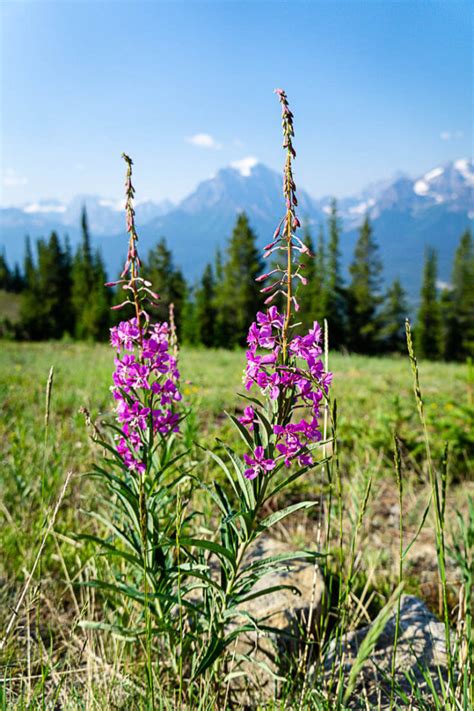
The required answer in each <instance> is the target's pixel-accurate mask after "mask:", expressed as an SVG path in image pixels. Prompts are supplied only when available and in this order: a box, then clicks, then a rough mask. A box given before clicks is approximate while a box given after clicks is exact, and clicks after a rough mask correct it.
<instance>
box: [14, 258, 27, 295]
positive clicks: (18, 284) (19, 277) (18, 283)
mask: <svg viewBox="0 0 474 711" xmlns="http://www.w3.org/2000/svg"><path fill="white" fill-rule="evenodd" d="M24 288H25V280H24V278H23V274H22V273H21V269H20V266H19V264H18V263H17V262H15V267H14V269H13V273H12V275H11V291H13V293H15V294H20V293H21V292H22V291H23V289H24Z"/></svg>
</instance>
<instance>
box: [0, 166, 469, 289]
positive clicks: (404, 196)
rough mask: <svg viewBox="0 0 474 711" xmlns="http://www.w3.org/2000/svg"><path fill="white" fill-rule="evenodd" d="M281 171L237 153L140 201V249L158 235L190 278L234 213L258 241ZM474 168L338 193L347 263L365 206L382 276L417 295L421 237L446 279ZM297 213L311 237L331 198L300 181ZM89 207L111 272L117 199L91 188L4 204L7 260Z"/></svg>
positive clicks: (119, 242)
mask: <svg viewBox="0 0 474 711" xmlns="http://www.w3.org/2000/svg"><path fill="white" fill-rule="evenodd" d="M281 184H282V180H281V176H280V174H278V173H276V172H274V171H272V170H270V169H269V168H267V167H266V166H265V165H263V164H261V163H256V162H255V163H253V162H251V161H247V162H242V164H240V165H239V166H238V167H228V168H223V169H222V170H220V171H219V172H218V173H217V175H216V176H215V177H213V178H211V179H209V180H205V181H203V182H202V183H200V184H199V185H198V186H197V188H196V190H195V191H194V192H193V193H191V195H189V196H187V197H186V198H184V199H183V200H182V201H181V202H180V203H178V204H177V205H174V204H173V203H171V202H169V201H163V202H159V203H156V202H152V201H148V202H143V203H138V204H137V206H136V215H137V225H138V228H139V235H140V248H141V252H142V254H146V253H147V251H148V250H149V249H150V248H151V247H153V246H154V244H155V243H156V241H157V240H158V239H159V238H160V237H162V236H164V237H166V239H167V241H168V244H169V246H170V247H171V249H172V251H173V254H174V257H175V260H176V263H177V264H178V265H179V266H180V267H181V268H182V269H183V271H184V273H185V275H186V276H187V277H188V278H189V279H191V280H193V279H195V278H196V277H198V276H199V275H200V273H201V272H202V269H203V267H204V265H205V263H206V262H207V261H212V260H213V258H214V254H215V251H216V249H217V248H218V247H221V248H223V247H224V246H225V242H226V240H227V238H228V237H229V235H230V234H231V232H232V228H233V226H234V223H235V219H236V215H237V214H238V213H239V212H241V211H243V210H244V211H245V212H246V213H247V215H248V217H249V220H250V223H251V225H252V227H253V229H254V230H255V232H256V233H257V236H258V241H259V244H261V245H263V244H265V243H266V242H268V240H269V236H271V234H272V233H273V230H274V228H275V224H276V223H277V221H278V220H279V219H280V217H281V215H282V212H283V210H284V203H283V199H282V195H281ZM473 187H474V168H473V162H472V160H470V159H464V158H463V159H459V160H456V161H453V162H450V163H447V164H446V165H443V166H439V167H436V168H434V169H432V170H430V171H428V172H427V173H425V174H424V175H423V176H420V177H418V178H416V179H414V180H413V179H412V178H409V177H407V176H404V175H397V176H396V177H394V178H393V179H391V180H385V181H381V182H378V183H375V184H373V185H370V186H368V187H367V188H366V189H365V190H363V191H362V192H361V193H359V194H357V195H354V196H351V197H347V198H342V199H340V200H339V201H338V206H339V210H340V215H341V218H342V225H343V236H342V240H341V250H342V255H343V263H344V266H345V267H347V265H348V263H349V262H350V259H351V256H352V252H353V247H354V244H355V241H356V239H357V229H358V227H359V226H360V224H361V222H362V220H363V218H364V216H365V214H367V213H368V214H369V215H370V217H371V220H372V223H373V227H374V234H375V238H376V240H377V242H378V244H379V245H380V252H381V257H382V260H383V263H384V275H385V278H386V280H387V281H390V280H392V279H393V278H394V277H395V276H399V277H400V278H401V279H402V282H403V283H404V285H405V287H406V288H407V290H408V292H409V294H410V295H411V296H412V297H414V296H415V295H416V293H417V290H418V288H419V284H420V277H421V269H422V263H423V254H424V249H425V246H426V245H432V246H433V247H435V248H436V249H437V250H438V252H439V278H440V280H441V281H445V282H447V281H449V274H450V269H451V261H452V256H453V253H454V250H455V248H456V245H457V243H458V241H459V237H460V235H461V232H462V231H463V230H464V229H465V228H466V227H467V226H468V225H470V224H472V219H473V218H474V204H473ZM298 199H299V215H300V217H301V218H303V220H306V221H307V222H308V224H309V225H310V227H311V229H312V231H313V235H314V237H316V232H317V230H318V229H319V225H320V224H321V223H322V222H326V220H327V214H328V212H329V205H330V197H325V198H321V199H315V198H313V197H311V196H310V195H309V194H308V193H307V192H305V191H304V190H302V189H300V188H299V189H298ZM83 205H85V206H86V208H87V213H88V218H89V224H90V229H91V233H92V236H93V240H94V244H95V245H96V246H97V247H98V248H100V250H101V252H102V254H103V256H104V258H105V260H106V264H107V267H108V269H109V272H110V273H111V274H113V273H114V272H116V271H117V270H118V268H119V266H120V264H121V261H122V257H123V254H124V252H125V245H126V240H125V232H124V215H123V203H121V202H117V201H113V200H108V199H105V198H101V197H98V196H95V195H80V196H77V197H76V198H74V199H73V200H72V201H71V202H70V203H68V204H62V203H60V202H58V201H56V200H44V201H41V202H38V203H33V204H29V205H25V206H23V207H9V208H0V248H3V249H4V250H5V253H6V256H7V259H8V261H9V263H10V264H13V263H14V262H15V261H21V260H22V258H23V253H24V238H25V236H26V235H27V234H28V235H30V237H31V238H32V239H35V238H37V237H40V236H45V235H48V234H49V233H50V232H51V230H53V229H54V230H57V231H58V232H59V233H60V234H61V235H64V234H66V233H67V234H68V235H69V238H70V241H71V244H72V245H73V246H74V245H75V244H76V243H77V241H78V239H79V238H80V228H79V224H80V213H81V209H82V206H83Z"/></svg>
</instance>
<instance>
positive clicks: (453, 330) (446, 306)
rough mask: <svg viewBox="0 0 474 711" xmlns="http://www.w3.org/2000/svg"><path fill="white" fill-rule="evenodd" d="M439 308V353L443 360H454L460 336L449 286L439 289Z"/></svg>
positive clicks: (451, 290)
mask: <svg viewBox="0 0 474 711" xmlns="http://www.w3.org/2000/svg"><path fill="white" fill-rule="evenodd" d="M439 308H440V314H441V331H442V345H441V353H442V356H443V358H444V360H456V359H457V357H458V352H459V346H460V336H459V329H458V323H457V319H456V317H455V296H454V291H453V289H452V288H451V287H447V288H444V289H442V290H441V293H440V298H439Z"/></svg>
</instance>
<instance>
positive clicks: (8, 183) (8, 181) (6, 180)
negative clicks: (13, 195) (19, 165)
mask: <svg viewBox="0 0 474 711" xmlns="http://www.w3.org/2000/svg"><path fill="white" fill-rule="evenodd" d="M27 183H28V178H25V176H24V175H19V174H18V173H17V172H16V171H14V170H6V171H5V175H4V176H3V178H2V184H3V187H4V188H19V187H21V186H22V185H26V184H27Z"/></svg>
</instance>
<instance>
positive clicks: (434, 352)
mask: <svg viewBox="0 0 474 711" xmlns="http://www.w3.org/2000/svg"><path fill="white" fill-rule="evenodd" d="M437 272H438V258H437V254H436V251H435V250H434V249H432V248H428V249H427V250H426V253H425V264H424V269H423V283H422V286H421V295H420V296H421V299H420V307H419V310H418V317H417V321H416V328H415V345H416V354H417V356H418V357H419V358H432V359H436V358H439V356H440V353H441V316H440V305H439V301H438V292H437V288H436V280H437Z"/></svg>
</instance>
